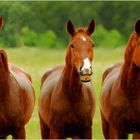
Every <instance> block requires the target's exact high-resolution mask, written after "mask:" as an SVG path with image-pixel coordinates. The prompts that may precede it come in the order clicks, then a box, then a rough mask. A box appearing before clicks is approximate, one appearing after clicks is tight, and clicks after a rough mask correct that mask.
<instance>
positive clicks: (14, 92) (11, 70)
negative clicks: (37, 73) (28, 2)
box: [0, 17, 35, 139]
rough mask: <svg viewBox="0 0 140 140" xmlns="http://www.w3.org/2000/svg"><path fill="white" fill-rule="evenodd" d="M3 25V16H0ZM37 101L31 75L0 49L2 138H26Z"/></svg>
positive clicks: (0, 129) (0, 122)
mask: <svg viewBox="0 0 140 140" xmlns="http://www.w3.org/2000/svg"><path fill="white" fill-rule="evenodd" d="M0 25H2V17H0ZM34 102H35V94H34V89H33V87H32V84H31V77H30V76H29V75H28V74H27V73H26V72H25V71H23V70H22V69H20V68H18V67H17V66H15V65H13V64H8V60H7V54H6V52H5V51H4V50H0V138H1V139H5V138H6V137H7V136H8V135H12V137H13V138H14V139H24V138H25V124H26V123H27V122H28V121H29V119H30V117H31V115H32V112H33V108H34Z"/></svg>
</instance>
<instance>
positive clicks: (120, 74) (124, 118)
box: [100, 20, 140, 139]
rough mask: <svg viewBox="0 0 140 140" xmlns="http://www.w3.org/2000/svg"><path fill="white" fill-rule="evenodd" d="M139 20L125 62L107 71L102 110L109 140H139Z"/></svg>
mask: <svg viewBox="0 0 140 140" xmlns="http://www.w3.org/2000/svg"><path fill="white" fill-rule="evenodd" d="M139 56H140V20H137V22H136V24H135V30H134V32H133V33H132V34H131V36H130V38H129V40H128V43H127V45H126V49H125V55H124V61H123V62H121V63H117V64H115V65H113V66H111V67H109V68H108V69H106V70H105V72H104V73H103V77H102V90H101V96H100V110H101V120H102V130H103V134H104V137H105V138H106V139H110V138H111V139H127V138H128V135H129V134H132V135H133V138H134V139H135V138H140V119H139V118H140V58H139Z"/></svg>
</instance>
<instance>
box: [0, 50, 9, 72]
mask: <svg viewBox="0 0 140 140" xmlns="http://www.w3.org/2000/svg"><path fill="white" fill-rule="evenodd" d="M0 73H1V74H4V73H9V67H8V59H7V54H6V52H5V51H4V50H3V49H2V50H0Z"/></svg>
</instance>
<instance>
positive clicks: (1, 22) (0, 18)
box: [0, 16, 3, 29]
mask: <svg viewBox="0 0 140 140" xmlns="http://www.w3.org/2000/svg"><path fill="white" fill-rule="evenodd" d="M2 24H3V19H2V16H0V29H1V28H2Z"/></svg>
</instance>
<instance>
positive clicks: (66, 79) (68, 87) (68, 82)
mask: <svg viewBox="0 0 140 140" xmlns="http://www.w3.org/2000/svg"><path fill="white" fill-rule="evenodd" d="M62 86H63V91H64V93H65V94H66V95H67V96H69V98H71V99H72V100H76V99H79V96H80V95H81V87H82V83H81V81H80V77H79V74H78V72H77V70H76V68H75V67H74V66H72V64H71V58H70V57H68V55H67V56H66V65H65V67H64V71H63V84H62ZM79 94H80V95H79Z"/></svg>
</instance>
